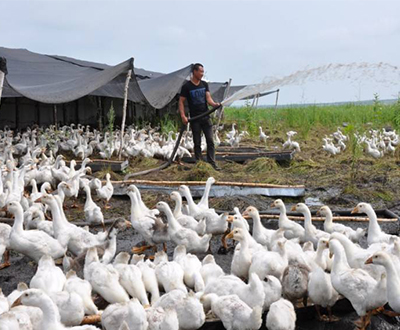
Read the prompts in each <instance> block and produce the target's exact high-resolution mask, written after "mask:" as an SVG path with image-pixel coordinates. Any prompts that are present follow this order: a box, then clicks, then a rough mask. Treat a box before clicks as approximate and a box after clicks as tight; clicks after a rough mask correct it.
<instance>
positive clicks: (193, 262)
mask: <svg viewBox="0 0 400 330" xmlns="http://www.w3.org/2000/svg"><path fill="white" fill-rule="evenodd" d="M174 261H175V262H177V263H178V264H179V265H180V266H181V267H182V269H183V273H184V277H183V280H184V282H185V284H186V285H187V286H188V287H189V288H191V289H194V290H195V291H196V292H200V291H204V287H205V284H204V280H203V277H202V276H201V273H200V270H201V262H200V260H199V258H197V257H196V256H195V255H193V254H190V253H186V247H185V246H184V245H178V246H177V247H176V248H175V250H174Z"/></svg>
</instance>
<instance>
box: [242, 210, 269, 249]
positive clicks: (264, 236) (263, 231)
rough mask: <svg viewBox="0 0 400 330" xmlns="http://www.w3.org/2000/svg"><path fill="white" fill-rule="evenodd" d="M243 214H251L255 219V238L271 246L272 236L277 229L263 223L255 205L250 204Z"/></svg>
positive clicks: (264, 244)
mask: <svg viewBox="0 0 400 330" xmlns="http://www.w3.org/2000/svg"><path fill="white" fill-rule="evenodd" d="M243 216H250V217H251V218H252V219H253V237H254V239H255V240H256V241H257V242H258V243H260V244H261V245H263V246H267V247H268V248H271V238H272V236H273V235H274V234H275V230H272V229H267V228H265V227H264V226H263V225H262V223H261V218H260V214H259V212H258V210H257V209H256V208H255V207H254V206H249V207H248V208H247V209H246V210H245V211H244V213H243Z"/></svg>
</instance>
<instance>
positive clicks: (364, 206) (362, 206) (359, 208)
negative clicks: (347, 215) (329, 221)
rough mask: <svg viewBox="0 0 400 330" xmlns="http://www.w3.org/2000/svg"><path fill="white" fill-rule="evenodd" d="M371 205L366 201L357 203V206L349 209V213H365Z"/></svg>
mask: <svg viewBox="0 0 400 330" xmlns="http://www.w3.org/2000/svg"><path fill="white" fill-rule="evenodd" d="M371 208H372V207H371V205H370V204H368V203H358V204H357V206H356V207H355V208H354V209H353V210H352V211H351V214H354V213H367V212H368V211H370V210H371Z"/></svg>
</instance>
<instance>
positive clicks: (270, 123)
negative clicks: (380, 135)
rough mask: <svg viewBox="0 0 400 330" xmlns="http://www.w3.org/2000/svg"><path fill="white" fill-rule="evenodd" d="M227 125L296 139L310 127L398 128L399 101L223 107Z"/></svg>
mask: <svg viewBox="0 0 400 330" xmlns="http://www.w3.org/2000/svg"><path fill="white" fill-rule="evenodd" d="M225 119H226V122H227V123H231V122H236V123H237V124H238V126H239V129H240V130H244V129H246V130H248V131H249V133H250V135H252V136H255V135H258V126H262V127H263V128H264V129H267V130H268V131H270V132H271V131H272V132H274V131H279V130H296V131H297V132H298V133H299V136H301V137H303V138H307V136H308V134H309V132H310V130H311V128H312V127H316V126H320V127H325V128H328V129H330V130H335V129H336V127H338V126H342V125H343V123H347V124H348V125H351V126H352V127H354V129H355V130H359V131H362V130H364V129H368V128H374V129H377V128H378V129H379V128H382V127H385V126H386V125H390V126H392V127H393V128H400V100H399V101H398V102H397V103H395V104H392V105H384V104H382V103H380V102H379V100H378V99H377V100H376V101H375V103H374V104H372V105H358V104H352V103H349V104H346V105H327V106H317V105H315V106H308V107H290V106H289V107H285V108H278V109H276V110H275V109H274V108H257V109H255V108H251V107H240V108H236V107H229V108H225Z"/></svg>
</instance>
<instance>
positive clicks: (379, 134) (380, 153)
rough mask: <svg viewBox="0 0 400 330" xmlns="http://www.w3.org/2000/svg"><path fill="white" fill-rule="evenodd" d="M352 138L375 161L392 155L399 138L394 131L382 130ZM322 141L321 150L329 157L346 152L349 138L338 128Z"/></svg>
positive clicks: (356, 134) (355, 135) (356, 135)
mask: <svg viewBox="0 0 400 330" xmlns="http://www.w3.org/2000/svg"><path fill="white" fill-rule="evenodd" d="M354 138H355V139H356V143H357V144H358V145H360V146H365V148H364V152H365V153H366V154H367V155H369V156H371V157H373V158H375V159H378V158H382V157H384V156H385V155H394V153H395V151H396V147H397V146H398V145H399V144H400V137H399V135H398V134H397V133H396V131H395V130H394V131H387V130H386V129H384V128H383V129H382V130H381V131H379V130H370V131H369V132H368V133H364V134H362V135H361V134H359V133H355V134H354ZM322 140H323V141H324V144H323V146H322V148H323V149H324V150H325V151H326V152H327V153H329V154H331V155H337V154H339V153H341V152H342V151H344V150H346V147H347V146H346V143H347V142H348V141H349V137H348V136H347V135H344V134H343V133H342V131H341V129H340V127H338V128H337V130H336V132H334V133H333V134H331V135H330V136H329V137H328V136H325V138H323V139H322Z"/></svg>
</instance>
